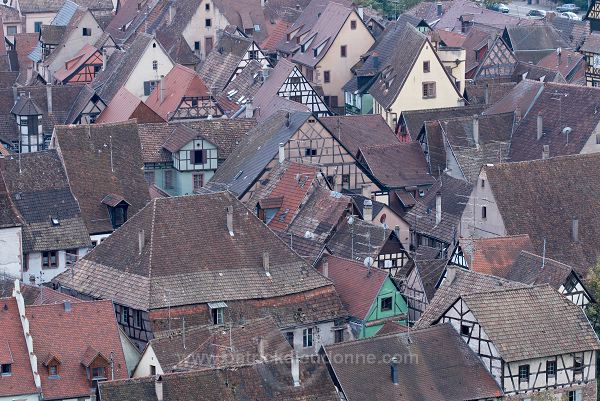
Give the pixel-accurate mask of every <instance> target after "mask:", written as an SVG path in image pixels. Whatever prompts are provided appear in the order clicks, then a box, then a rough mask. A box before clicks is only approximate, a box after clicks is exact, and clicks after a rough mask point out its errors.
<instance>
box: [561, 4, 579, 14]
mask: <svg viewBox="0 0 600 401" xmlns="http://www.w3.org/2000/svg"><path fill="white" fill-rule="evenodd" d="M556 11H558V12H559V13H564V12H567V11H569V12H572V13H576V12H577V11H581V8H579V7H578V6H577V5H576V4H573V3H567V4H563V5H562V6H558V7H556Z"/></svg>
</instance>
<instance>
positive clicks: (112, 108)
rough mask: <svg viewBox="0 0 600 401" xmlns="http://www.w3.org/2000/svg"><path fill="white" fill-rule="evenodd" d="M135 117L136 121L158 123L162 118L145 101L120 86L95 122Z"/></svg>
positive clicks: (115, 121) (118, 120)
mask: <svg viewBox="0 0 600 401" xmlns="http://www.w3.org/2000/svg"><path fill="white" fill-rule="evenodd" d="M132 118H135V119H136V120H137V122H138V123H140V124H143V123H158V122H162V121H164V119H163V118H162V117H161V116H159V115H158V114H156V112H155V111H154V110H152V109H151V108H150V107H148V105H147V104H146V103H144V102H143V101H142V100H141V99H139V98H138V97H137V96H135V95H134V94H133V93H131V92H129V91H128V90H127V88H125V87H122V88H121V89H119V91H118V92H117V93H116V94H115V96H114V97H113V98H112V100H111V101H110V103H108V105H107V106H106V108H105V109H104V110H102V113H100V115H99V116H98V118H97V119H96V123H98V124H99V123H117V122H122V121H127V120H130V119H132Z"/></svg>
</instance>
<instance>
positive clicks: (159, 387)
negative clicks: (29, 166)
mask: <svg viewBox="0 0 600 401" xmlns="http://www.w3.org/2000/svg"><path fill="white" fill-rule="evenodd" d="M154 391H155V392H156V399H157V400H158V401H163V400H164V399H163V382H162V376H158V377H157V378H156V380H154Z"/></svg>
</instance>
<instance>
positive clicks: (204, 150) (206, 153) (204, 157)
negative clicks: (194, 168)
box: [202, 149, 208, 164]
mask: <svg viewBox="0 0 600 401" xmlns="http://www.w3.org/2000/svg"><path fill="white" fill-rule="evenodd" d="M207 161H208V150H206V149H202V164H206V162H207Z"/></svg>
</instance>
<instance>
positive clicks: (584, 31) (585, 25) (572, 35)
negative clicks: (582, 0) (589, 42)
mask: <svg viewBox="0 0 600 401" xmlns="http://www.w3.org/2000/svg"><path fill="white" fill-rule="evenodd" d="M551 24H552V25H553V26H554V28H556V30H557V31H558V33H559V34H560V36H562V38H563V40H564V41H565V42H567V43H568V44H569V47H571V48H572V49H578V48H579V47H580V46H581V45H582V44H583V42H584V41H585V40H586V38H587V37H588V36H590V21H588V20H587V19H586V20H583V21H575V20H572V19H569V18H558V17H557V18H554V19H552V21H551Z"/></svg>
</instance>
